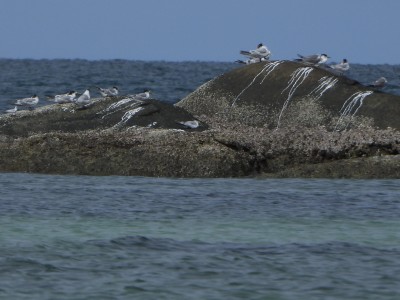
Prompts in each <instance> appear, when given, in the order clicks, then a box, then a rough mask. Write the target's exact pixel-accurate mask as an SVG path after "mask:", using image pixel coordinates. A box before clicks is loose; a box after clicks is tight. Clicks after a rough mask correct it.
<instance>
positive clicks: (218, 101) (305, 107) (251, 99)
mask: <svg viewBox="0 0 400 300" xmlns="http://www.w3.org/2000/svg"><path fill="white" fill-rule="evenodd" d="M177 106H179V107H182V108H184V109H186V110H187V111H189V112H191V113H192V114H195V115H205V116H208V117H212V118H218V119H219V120H221V122H227V121H229V120H231V121H233V122H236V123H238V124H246V125H251V126H258V127H259V126H262V127H269V128H279V127H285V126H292V125H300V126H308V127H313V126H321V125H324V126H326V127H328V128H329V129H333V130H335V129H336V130H343V129H348V128H355V127H357V126H359V125H361V126H364V125H371V126H375V127H378V128H381V129H384V128H387V127H392V128H396V129H400V118H398V116H399V115H400V96H396V95H391V94H386V93H383V92H381V91H379V90H376V89H374V88H371V87H367V86H363V85H361V84H360V83H358V82H357V81H355V80H352V79H349V78H347V77H345V76H337V75H336V74H335V73H333V71H332V70H330V69H328V68H322V67H313V66H307V65H304V64H301V63H298V62H290V61H274V62H265V63H258V64H252V65H248V66H244V67H241V68H237V69H235V70H233V71H231V72H229V73H226V74H223V75H221V76H219V77H217V78H215V79H213V80H211V81H209V82H207V83H205V84H204V85H203V86H201V87H199V88H198V89H197V90H196V91H195V92H193V93H191V94H190V95H188V96H187V97H186V98H184V99H183V100H182V101H180V102H179V103H177Z"/></svg>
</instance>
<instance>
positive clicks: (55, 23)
mask: <svg viewBox="0 0 400 300" xmlns="http://www.w3.org/2000/svg"><path fill="white" fill-rule="evenodd" d="M0 4H1V9H0V38H1V43H0V58H33V59H54V58H67V59H74V58H81V59H88V60H99V59H130V60H165V61H235V60H237V59H242V58H243V57H241V55H240V54H239V51H240V50H250V49H254V48H255V47H256V46H257V44H258V43H264V44H265V45H266V46H267V47H268V48H269V49H270V50H271V52H272V56H271V59H273V60H278V59H289V60H291V59H294V58H296V56H297V54H298V53H299V54H303V55H309V54H317V53H327V54H328V55H329V56H330V57H331V59H330V61H331V62H333V61H335V62H338V61H340V60H341V59H343V58H347V59H348V60H349V62H350V63H363V64H385V63H388V64H400V39H399V37H400V0H379V1H378V0H319V1H316V0H246V1H243V0H241V1H239V0H0Z"/></svg>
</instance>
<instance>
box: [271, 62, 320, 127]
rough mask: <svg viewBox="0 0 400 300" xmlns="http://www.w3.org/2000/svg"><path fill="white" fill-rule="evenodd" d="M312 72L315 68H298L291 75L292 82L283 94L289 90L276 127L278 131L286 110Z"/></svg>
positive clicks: (290, 81)
mask: <svg viewBox="0 0 400 300" xmlns="http://www.w3.org/2000/svg"><path fill="white" fill-rule="evenodd" d="M312 70H313V68H311V67H303V68H298V69H296V70H295V71H294V72H293V73H292V74H291V75H290V80H289V82H288V86H287V87H286V88H285V89H284V90H283V91H282V93H281V94H283V93H284V92H285V91H286V90H289V93H288V96H287V98H286V100H285V102H284V103H283V106H282V109H281V112H280V114H279V117H278V124H277V126H276V129H278V128H279V126H280V122H281V118H282V114H283V112H284V111H285V109H286V108H287V107H288V105H289V102H290V100H291V99H292V97H293V95H294V93H295V92H296V90H297V88H298V87H299V86H300V85H301V84H302V83H303V82H304V80H305V79H306V78H307V77H308V75H309V74H310V73H311V71H312Z"/></svg>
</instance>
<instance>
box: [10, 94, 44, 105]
mask: <svg viewBox="0 0 400 300" xmlns="http://www.w3.org/2000/svg"><path fill="white" fill-rule="evenodd" d="M38 103H39V97H38V96H36V95H33V96H32V97H29V98H23V99H18V100H17V102H15V105H19V106H29V107H30V108H32V107H33V106H35V105H37V104H38Z"/></svg>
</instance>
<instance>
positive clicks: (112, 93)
mask: <svg viewBox="0 0 400 300" xmlns="http://www.w3.org/2000/svg"><path fill="white" fill-rule="evenodd" d="M96 88H97V89H99V92H100V94H101V95H102V96H103V97H107V96H117V95H118V92H119V90H118V88H117V87H116V86H113V87H112V88H108V89H103V88H101V87H98V86H96Z"/></svg>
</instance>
